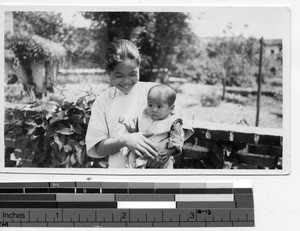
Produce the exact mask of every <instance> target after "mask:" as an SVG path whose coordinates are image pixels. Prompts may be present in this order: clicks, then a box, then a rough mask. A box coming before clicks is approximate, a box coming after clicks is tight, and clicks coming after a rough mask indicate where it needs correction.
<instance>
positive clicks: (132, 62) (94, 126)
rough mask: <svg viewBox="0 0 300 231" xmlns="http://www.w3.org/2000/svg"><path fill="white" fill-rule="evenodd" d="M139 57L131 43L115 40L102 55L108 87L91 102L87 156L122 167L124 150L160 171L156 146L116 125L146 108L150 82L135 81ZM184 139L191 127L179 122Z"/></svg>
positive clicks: (138, 69) (123, 166) (138, 71)
mask: <svg viewBox="0 0 300 231" xmlns="http://www.w3.org/2000/svg"><path fill="white" fill-rule="evenodd" d="M140 63H141V59H140V54H139V50H138V48H137V47H136V45H135V44H133V43H132V42H130V41H128V40H125V39H119V40H115V41H114V42H112V43H111V45H110V46H109V47H108V49H107V51H106V53H105V69H106V72H107V74H108V76H109V80H110V83H111V85H112V87H110V88H109V89H107V90H106V91H104V92H102V93H101V94H100V95H99V96H98V97H97V99H96V100H95V102H94V104H93V107H92V112H91V118H90V122H89V125H88V129H87V134H86V147H87V154H88V155H89V156H90V157H94V158H104V157H108V167H109V168H126V166H127V165H128V163H129V162H128V155H127V156H124V155H122V152H121V150H122V148H124V147H126V148H128V149H129V150H130V151H131V152H132V153H134V155H136V156H139V157H141V158H146V159H148V160H152V161H151V166H150V167H154V168H161V166H162V165H163V164H164V163H163V162H161V161H160V160H159V159H157V158H156V157H157V156H158V152H157V150H158V147H157V145H156V144H154V143H153V142H152V141H151V140H150V139H148V138H147V137H146V136H144V134H143V133H141V132H135V133H128V132H127V131H126V128H125V126H124V125H122V124H120V123H119V122H118V119H119V115H120V114H122V115H124V116H125V117H126V118H131V119H133V118H136V117H137V116H138V115H139V114H140V111H141V108H143V107H144V105H146V103H147V102H146V101H147V94H148V90H149V89H150V88H151V87H152V86H154V85H155V84H154V83H145V82H139V79H140ZM183 129H184V130H185V134H186V136H188V135H189V134H190V133H191V131H192V128H191V125H190V124H189V123H188V121H185V120H184V119H183Z"/></svg>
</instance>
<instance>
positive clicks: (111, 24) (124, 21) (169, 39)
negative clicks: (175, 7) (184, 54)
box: [83, 12, 191, 72]
mask: <svg viewBox="0 0 300 231" xmlns="http://www.w3.org/2000/svg"><path fill="white" fill-rule="evenodd" d="M83 15H84V17H86V18H88V19H91V20H93V25H92V30H93V32H94V39H95V40H96V41H97V45H96V47H95V52H94V54H93V58H94V60H96V61H97V63H103V60H104V51H105V49H106V47H107V45H108V44H109V43H110V42H112V41H113V40H114V39H116V38H125V39H129V40H131V41H133V42H135V43H136V44H137V45H138V46H139V47H141V50H140V51H141V55H142V60H143V63H142V71H144V72H147V71H149V70H150V71H151V70H152V69H154V68H155V69H160V68H168V69H172V70H174V69H176V65H174V62H173V60H174V59H176V56H177V55H179V54H180V52H181V51H180V50H179V49H178V47H179V44H180V43H181V42H182V41H183V40H184V39H186V38H187V37H189V36H190V34H191V29H190V27H189V24H188V21H187V19H188V18H189V16H188V14H185V13H179V12H86V13H84V14H83Z"/></svg>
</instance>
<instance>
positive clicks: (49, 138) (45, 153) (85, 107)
mask: <svg viewBox="0 0 300 231" xmlns="http://www.w3.org/2000/svg"><path fill="white" fill-rule="evenodd" d="M93 101H94V99H91V98H84V97H82V98H79V99H78V100H77V101H76V102H74V103H70V102H61V103H59V104H57V105H52V107H49V108H48V109H45V108H42V107H41V106H39V105H33V106H30V107H28V108H22V109H20V108H13V109H6V110H5V148H6V158H5V160H6V161H5V162H6V165H5V166H8V165H11V158H10V154H11V152H13V153H14V156H15V158H16V159H17V160H18V161H17V162H16V163H15V166H16V167H92V166H93V165H98V167H106V160H105V159H100V160H99V162H98V161H96V160H95V159H91V158H89V157H88V156H87V155H86V147H85V134H86V130H87V125H88V122H89V118H90V111H91V105H92V103H93ZM8 151H10V153H8Z"/></svg>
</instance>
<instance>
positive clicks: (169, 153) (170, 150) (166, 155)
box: [158, 147, 177, 162]
mask: <svg viewBox="0 0 300 231" xmlns="http://www.w3.org/2000/svg"><path fill="white" fill-rule="evenodd" d="M176 151H177V149H176V148H174V147H173V148H168V149H165V150H163V151H162V152H160V153H158V154H159V155H160V156H161V158H162V159H163V160H164V161H165V162H167V161H168V159H169V157H170V156H172V155H173V154H174V153H175V152H176Z"/></svg>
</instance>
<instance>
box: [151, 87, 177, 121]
mask: <svg viewBox="0 0 300 231" xmlns="http://www.w3.org/2000/svg"><path fill="white" fill-rule="evenodd" d="M175 100H176V92H175V91H174V89H173V88H171V87H169V86H167V85H164V84H159V85H156V86H154V87H152V88H150V90H149V92H148V97H147V101H148V104H147V114H148V115H149V116H150V117H151V118H152V119H153V120H162V119H164V118H166V117H167V116H168V115H170V114H171V113H172V112H173V110H174V107H175V106H174V103H175Z"/></svg>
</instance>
